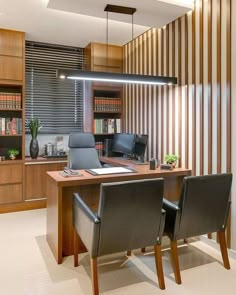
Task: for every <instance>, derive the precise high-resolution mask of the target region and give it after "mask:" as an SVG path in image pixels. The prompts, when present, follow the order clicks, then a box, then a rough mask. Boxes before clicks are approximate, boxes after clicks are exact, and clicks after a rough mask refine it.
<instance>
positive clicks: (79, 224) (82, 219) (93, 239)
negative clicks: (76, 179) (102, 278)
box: [73, 193, 100, 257]
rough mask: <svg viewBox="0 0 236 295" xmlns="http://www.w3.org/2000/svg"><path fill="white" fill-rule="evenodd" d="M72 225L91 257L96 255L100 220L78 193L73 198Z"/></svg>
mask: <svg viewBox="0 0 236 295" xmlns="http://www.w3.org/2000/svg"><path fill="white" fill-rule="evenodd" d="M73 213H74V214H73V224H74V227H75V229H76V231H77V233H78V235H79V236H80V239H81V240H82V241H83V243H84V244H85V246H86V248H87V250H88V251H89V252H90V253H91V255H92V257H94V256H96V255H97V248H98V237H99V231H100V219H99V218H98V216H97V214H96V213H94V212H93V211H92V210H91V209H90V208H89V207H88V206H87V204H86V203H85V202H84V201H83V200H82V198H81V197H80V196H79V194H78V193H74V197H73Z"/></svg>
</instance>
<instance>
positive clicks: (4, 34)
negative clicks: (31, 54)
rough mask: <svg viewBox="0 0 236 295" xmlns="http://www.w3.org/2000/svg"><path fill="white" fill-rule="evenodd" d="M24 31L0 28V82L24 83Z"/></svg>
mask: <svg viewBox="0 0 236 295" xmlns="http://www.w3.org/2000/svg"><path fill="white" fill-rule="evenodd" d="M24 59H25V33H23V32H16V31H11V30H4V29H0V64H1V67H0V84H9V83H10V84H22V85H23V84H24V71H25V62H24Z"/></svg>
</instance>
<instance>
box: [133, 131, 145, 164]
mask: <svg viewBox="0 0 236 295" xmlns="http://www.w3.org/2000/svg"><path fill="white" fill-rule="evenodd" d="M147 142H148V135H147V134H136V136H135V144H134V148H133V154H134V157H135V158H136V159H138V160H144V155H145V151H146V147H147Z"/></svg>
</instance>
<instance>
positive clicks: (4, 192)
mask: <svg viewBox="0 0 236 295" xmlns="http://www.w3.org/2000/svg"><path fill="white" fill-rule="evenodd" d="M21 201H22V184H21V183H16V184H5V185H0V204H8V203H16V202H21Z"/></svg>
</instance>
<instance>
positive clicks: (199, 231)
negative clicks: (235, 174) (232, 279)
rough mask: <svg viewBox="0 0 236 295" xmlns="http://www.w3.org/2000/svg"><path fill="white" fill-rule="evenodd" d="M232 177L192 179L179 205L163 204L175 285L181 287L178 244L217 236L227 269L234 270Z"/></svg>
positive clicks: (207, 176) (165, 201)
mask: <svg viewBox="0 0 236 295" xmlns="http://www.w3.org/2000/svg"><path fill="white" fill-rule="evenodd" d="M231 183H232V174H231V173H226V174H215V175H205V176H189V177H185V178H184V180H183V185H182V190H181V195H180V199H179V202H178V203H177V204H176V203H172V202H170V201H168V200H166V199H164V200H163V208H164V210H165V211H166V222H165V230H164V232H165V234H167V235H168V236H169V238H170V245H171V256H172V264H173V269H174V274H175V281H176V283H177V284H181V276H180V268H179V260H178V253H177V240H180V239H186V238H190V237H195V236H200V235H203V234H208V233H213V232H217V234H218V238H219V244H220V249H221V254H222V258H223V262H224V267H225V268H226V269H230V264H229V258H228V252H227V245H226V239H225V229H226V224H227V219H228V215H229V209H230V189H231Z"/></svg>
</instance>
